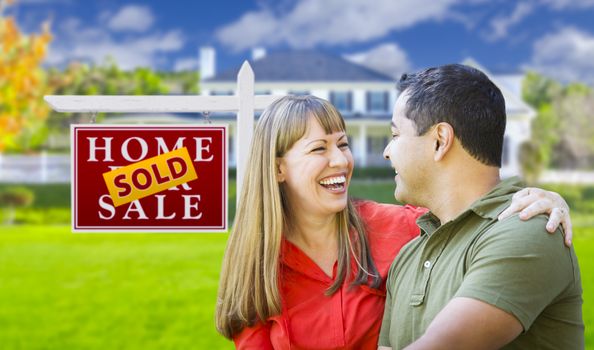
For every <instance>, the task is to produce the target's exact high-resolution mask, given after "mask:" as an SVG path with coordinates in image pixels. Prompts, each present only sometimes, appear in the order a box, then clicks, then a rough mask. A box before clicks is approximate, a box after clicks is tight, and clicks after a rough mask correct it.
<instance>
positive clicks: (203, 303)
mask: <svg viewBox="0 0 594 350" xmlns="http://www.w3.org/2000/svg"><path fill="white" fill-rule="evenodd" d="M54 190H55V191H58V192H60V191H61V190H60V189H59V188H58V189H54ZM40 193H45V192H43V191H41V192H40ZM50 193H51V191H50ZM60 193H61V195H65V194H64V193H62V192H60ZM352 193H353V194H354V195H356V196H360V197H367V198H376V199H379V200H381V199H384V200H386V201H388V200H390V199H391V198H392V193H393V188H392V187H391V185H390V183H380V184H378V183H367V182H364V183H357V184H354V185H353V188H352ZM46 203H52V201H49V200H46ZM233 203H234V200H233V201H231V200H230V206H232V205H233ZM54 204H55V203H54ZM48 207H51V208H53V209H52V210H67V208H61V209H60V208H55V207H53V205H48ZM592 217H593V216H592V215H586V214H583V213H582V214H579V213H578V218H579V220H578V221H580V222H582V223H586V224H584V225H582V227H577V228H576V229H575V239H574V244H575V247H576V251H577V254H578V257H579V259H580V265H581V270H582V279H583V286H584V298H585V299H586V300H585V303H584V320H585V322H586V325H587V328H586V342H587V348H594V332H593V331H592V330H591V329H590V327H591V326H594V300H592V299H591V298H590V296H592V295H594V258H593V257H594V227H592V226H589V225H588V223H591V222H594V220H592ZM226 239H227V235H226V234H72V233H70V227H69V226H65V225H58V226H52V225H27V226H12V227H7V226H0V349H60V350H62V349H142V350H149V349H232V348H233V346H232V344H231V343H230V342H228V341H227V340H225V339H224V338H222V337H221V336H219V335H218V334H217V333H216V331H215V330H214V326H213V314H214V305H215V300H216V289H217V284H218V271H219V268H220V262H221V258H222V255H223V251H224V247H225V242H226Z"/></svg>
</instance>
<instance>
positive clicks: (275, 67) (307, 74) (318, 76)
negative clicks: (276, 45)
mask: <svg viewBox="0 0 594 350" xmlns="http://www.w3.org/2000/svg"><path fill="white" fill-rule="evenodd" d="M250 65H251V66H252V69H253V70H254V74H255V75H256V79H257V80H258V81H260V82H262V81H270V82H277V81H283V82H284V81H294V82H298V81H304V82H316V81H327V82H343V81H348V82H353V81H360V82H393V81H394V79H393V78H392V77H390V76H388V75H385V74H382V73H379V72H376V71H374V70H371V69H369V68H366V67H363V66H361V65H358V64H356V63H353V62H350V61H347V60H346V59H344V58H342V57H340V56H335V55H332V54H328V53H324V52H319V51H287V52H273V53H270V54H268V55H267V56H265V57H263V58H261V59H258V60H255V61H250ZM239 69H240V67H236V68H233V69H228V70H225V71H223V72H220V73H219V74H216V75H215V76H214V77H212V78H210V79H205V80H204V82H229V81H236V80H237V73H238V72H239Z"/></svg>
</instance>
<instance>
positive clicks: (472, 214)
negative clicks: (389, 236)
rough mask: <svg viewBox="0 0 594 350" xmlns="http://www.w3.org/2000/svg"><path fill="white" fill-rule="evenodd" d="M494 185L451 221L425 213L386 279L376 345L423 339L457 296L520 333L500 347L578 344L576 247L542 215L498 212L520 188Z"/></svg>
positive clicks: (579, 296) (580, 344)
mask: <svg viewBox="0 0 594 350" xmlns="http://www.w3.org/2000/svg"><path fill="white" fill-rule="evenodd" d="M520 189H521V187H520V182H519V181H518V179H509V180H506V181H503V182H501V183H499V184H498V185H497V186H496V187H495V188H494V189H493V190H492V191H491V192H489V193H488V194H487V195H485V196H484V197H482V198H481V199H479V200H477V201H476V202H475V203H473V204H472V205H471V206H470V208H469V209H468V210H466V211H465V212H464V213H462V214H461V215H460V216H458V217H457V218H456V219H455V220H453V221H450V222H447V223H445V224H444V225H440V222H439V219H437V217H435V216H434V215H432V214H431V213H427V214H425V215H423V216H422V217H420V218H419V219H418V220H417V224H418V225H419V227H420V228H421V235H420V236H419V237H417V238H416V239H414V240H413V241H411V242H409V243H408V244H407V245H406V246H405V247H404V248H403V249H402V250H401V251H400V253H399V254H398V257H397V258H396V260H395V261H394V263H393V264H392V266H391V268H390V273H389V275H388V280H387V299H386V308H385V312H384V320H383V323H382V329H381V332H380V340H379V345H381V346H391V347H392V348H393V349H401V348H403V347H405V346H407V345H408V344H410V343H412V342H414V341H415V340H416V339H418V338H420V337H421V336H422V335H423V334H424V333H425V331H426V330H427V328H428V327H429V324H430V323H431V321H432V320H433V319H434V318H435V316H436V315H437V314H438V313H439V311H441V310H442V309H443V308H444V307H445V306H446V304H447V303H448V302H449V301H450V300H451V299H453V298H456V297H467V298H473V299H477V300H481V301H483V302H486V303H489V304H491V305H494V306H496V307H498V308H500V309H502V310H504V311H506V312H508V313H510V314H512V315H514V316H515V317H516V318H517V319H518V321H520V323H521V324H522V326H523V328H524V331H523V332H522V334H520V335H519V336H518V337H517V338H516V339H515V340H514V341H512V342H511V343H509V344H508V345H507V346H506V347H505V349H583V348H584V323H583V320H582V286H581V279H580V271H579V267H578V262H577V258H576V256H575V253H574V250H573V248H567V247H565V246H564V243H563V235H562V233H561V231H560V230H558V232H556V233H555V234H548V233H547V232H546V230H545V224H546V222H547V218H546V217H545V216H543V215H541V216H538V217H535V218H533V219H531V220H528V221H521V220H520V219H519V218H518V217H517V215H516V216H512V217H510V218H507V219H505V220H502V221H498V220H497V216H498V215H499V214H500V213H501V212H502V211H503V210H504V209H505V208H506V207H507V206H509V204H510V202H511V197H512V195H513V194H514V193H515V192H517V191H518V190H520Z"/></svg>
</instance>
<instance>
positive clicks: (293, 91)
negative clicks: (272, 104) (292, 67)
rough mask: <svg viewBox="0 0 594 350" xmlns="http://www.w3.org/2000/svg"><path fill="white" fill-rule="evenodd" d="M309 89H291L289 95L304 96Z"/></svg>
mask: <svg viewBox="0 0 594 350" xmlns="http://www.w3.org/2000/svg"><path fill="white" fill-rule="evenodd" d="M309 94H310V93H309V91H307V90H291V91H289V95H293V96H305V95H309Z"/></svg>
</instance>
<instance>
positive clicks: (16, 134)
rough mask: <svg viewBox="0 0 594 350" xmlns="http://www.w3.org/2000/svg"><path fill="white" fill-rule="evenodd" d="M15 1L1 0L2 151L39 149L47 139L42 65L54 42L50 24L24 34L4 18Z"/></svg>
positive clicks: (45, 88)
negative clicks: (29, 33)
mask: <svg viewBox="0 0 594 350" xmlns="http://www.w3.org/2000/svg"><path fill="white" fill-rule="evenodd" d="M11 3H12V1H5V0H0V152H2V151H4V150H12V151H23V150H30V149H34V148H36V147H38V146H39V145H40V144H41V143H42V142H43V139H44V134H45V132H46V129H45V124H44V122H45V119H46V118H47V116H48V112H49V109H48V107H47V105H46V103H45V101H43V95H44V94H45V93H47V91H48V90H47V85H46V77H45V74H44V71H43V69H42V68H41V62H42V61H43V59H44V57H45V54H46V49H47V45H48V44H49V42H50V41H51V34H50V30H49V24H48V23H46V24H44V27H43V31H42V33H41V34H38V35H35V34H33V35H24V34H23V33H21V31H20V29H19V27H18V25H17V23H16V21H15V20H14V18H12V17H10V16H5V15H4V9H5V8H6V7H7V6H9V5H11Z"/></svg>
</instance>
